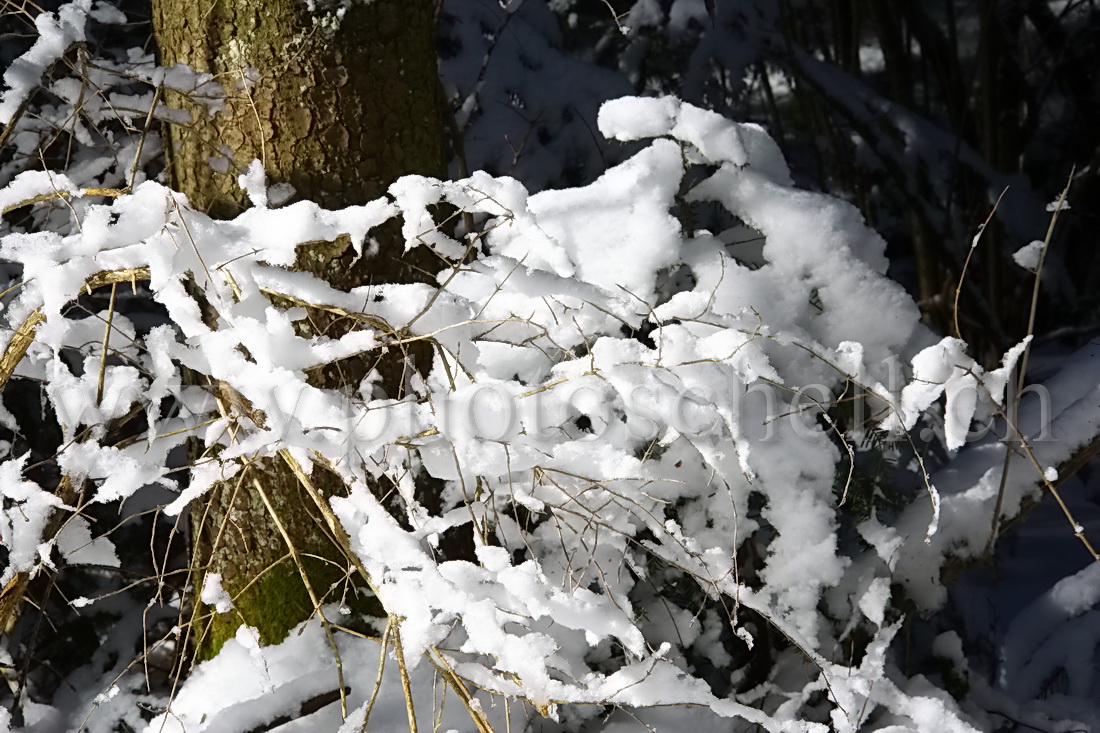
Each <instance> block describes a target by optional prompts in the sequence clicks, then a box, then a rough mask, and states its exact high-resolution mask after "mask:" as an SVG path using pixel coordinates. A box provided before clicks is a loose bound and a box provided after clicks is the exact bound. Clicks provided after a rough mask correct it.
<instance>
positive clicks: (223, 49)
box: [153, 0, 444, 657]
mask: <svg viewBox="0 0 1100 733" xmlns="http://www.w3.org/2000/svg"><path fill="white" fill-rule="evenodd" d="M309 5H315V6H316V7H315V9H314V10H312V11H311V10H310V9H309ZM336 7H338V4H337V3H332V2H328V1H327V0H315V2H314V3H309V4H307V2H306V1H305V0H233V1H232V2H219V1H218V0H210V1H209V2H195V0H153V22H154V26H155V31H156V37H157V42H158V44H159V48H160V55H161V59H162V63H163V64H164V65H165V66H171V65H173V64H177V63H182V64H187V65H189V66H191V67H193V68H194V69H196V70H197V71H201V72H209V73H212V74H214V75H215V76H216V78H217V79H218V80H220V82H221V83H222V85H223V86H224V87H225V90H226V94H227V95H228V96H227V99H226V103H225V106H224V109H222V110H221V111H220V112H218V113H217V114H212V115H211V114H208V113H207V111H206V110H205V109H204V108H202V107H200V106H198V105H196V104H195V103H194V102H193V101H192V100H189V99H186V98H184V97H183V95H180V94H176V93H172V94H170V95H169V97H168V99H169V102H170V103H171V104H172V106H175V107H182V108H184V109H187V110H189V111H191V114H192V118H193V122H192V123H190V124H187V125H171V126H170V127H169V129H168V130H167V133H166V148H167V150H168V155H167V158H168V171H169V175H170V178H171V181H172V183H173V185H174V186H175V187H176V188H177V189H178V190H180V191H182V192H183V193H185V194H187V196H188V197H189V198H190V200H191V203H192V205H193V206H194V207H195V208H198V209H202V210H205V211H208V212H209V213H211V214H212V215H213V216H216V217H219V218H229V217H232V216H235V215H236V214H237V213H239V212H241V211H242V210H243V209H244V208H245V206H246V205H247V204H246V202H247V198H246V196H245V194H244V192H243V191H241V190H240V188H239V186H238V184H237V176H238V175H239V174H240V173H241V172H243V171H244V170H246V169H247V168H248V166H249V164H250V163H251V161H252V160H254V159H259V160H260V161H261V162H262V163H263V165H264V168H265V170H266V171H267V175H268V182H269V183H289V184H290V185H292V186H293V187H294V191H295V194H294V196H295V198H298V199H311V200H313V201H316V202H317V203H319V204H321V205H322V206H325V207H327V208H339V207H343V206H348V205H352V204H361V203H365V202H367V201H370V200H372V199H374V198H377V197H379V196H381V195H383V194H384V193H385V191H386V188H387V187H388V186H389V184H390V183H391V182H392V181H393V180H394V179H396V178H398V177H399V176H401V175H405V174H410V173H418V174H424V175H435V176H438V175H440V173H441V172H442V171H443V169H444V167H443V152H442V151H443V141H442V130H441V125H440V119H441V117H440V100H441V96H440V92H439V88H438V83H439V82H438V76H437V71H436V50H435V32H434V17H433V7H432V3H431V2H430V0H373V2H353V3H351V4H350V5H349V6H348V7H347V8H346V11H344V12H339V13H338V12H337V11H336ZM374 236H376V237H377V238H378V239H379V240H380V243H381V245H382V248H381V250H380V253H379V255H378V256H376V257H374V258H369V259H366V258H364V259H360V260H359V261H353V258H352V256H351V255H352V252H350V251H349V248H348V247H347V246H346V242H342V241H340V240H338V241H337V242H334V243H329V242H317V243H311V244H310V245H309V246H304V247H301V248H300V249H299V253H298V262H297V265H296V267H298V268H299V269H304V270H308V271H310V272H313V273H314V274H316V275H319V276H321V277H324V278H325V279H326V280H328V281H329V282H330V283H331V284H332V285H333V286H335V287H338V288H341V289H348V288H351V287H355V286H358V285H363V284H367V283H369V282H371V281H374V282H415V281H423V280H425V278H426V277H429V275H428V273H431V272H434V271H435V270H438V269H439V267H438V264H439V263H438V260H437V259H436V258H435V256H434V255H432V254H431V253H430V252H427V251H426V250H425V248H418V249H416V250H414V251H413V252H412V253H410V255H411V256H405V255H403V249H404V248H403V243H402V242H401V241H399V238H398V236H399V235H398V232H397V229H396V228H395V227H391V228H388V229H386V228H384V231H382V232H375V233H374ZM307 324H311V325H307ZM301 328H302V332H303V334H308V333H309V332H310V331H311V330H312V331H313V332H316V331H317V330H319V329H324V330H327V332H328V334H329V335H337V334H333V333H332V332H333V331H337V332H339V331H340V330H341V328H342V324H341V323H340V322H338V321H334V320H333V319H332V318H324V317H323V314H318V313H312V314H311V319H310V320H308V321H306V322H303V323H302V324H301ZM343 330H346V327H343ZM422 356H424V357H427V355H422ZM352 361H353V363H345V364H342V365H340V368H329V369H324V370H321V372H320V373H318V374H316V375H314V377H313V379H314V381H315V383H316V385H317V386H319V387H327V388H338V387H340V386H343V385H344V384H357V383H358V379H360V378H361V377H362V376H363V375H364V374H365V373H366V372H367V371H368V370H369V369H370V368H372V367H377V368H379V371H381V372H382V373H383V376H384V379H383V385H384V386H385V387H386V388H387V390H388V391H389V393H390V395H391V396H399V395H397V394H396V391H397V389H398V384H399V381H400V374H401V371H402V370H403V368H404V363H403V362H400V361H397V360H396V359H395V358H390V359H389V360H388V363H383V364H377V365H376V364H365V363H362V360H352ZM421 363H423V361H421ZM429 363H430V361H429ZM319 470H320V469H318V471H319ZM315 478H317V477H316V476H315ZM257 481H258V484H259V487H261V488H262V489H263V492H262V494H261V491H260V490H259V489H258V488H257V484H256V482H257ZM317 483H318V487H319V488H320V489H321V490H322V491H323V492H327V493H329V494H331V493H332V492H335V491H338V490H340V488H341V487H340V485H339V482H338V481H337V480H336V479H335V477H332V476H329V477H328V478H327V479H325V478H319V479H318V480H317ZM264 496H266V497H267V499H268V500H269V501H270V502H271V504H272V505H273V506H274V508H275V511H276V513H277V514H278V515H279V516H280V519H281V520H282V524H283V527H284V528H285V529H286V531H287V532H288V534H289V536H290V537H291V541H292V542H293V544H294V545H295V549H296V550H297V552H298V553H299V554H300V555H311V556H316V557H317V558H319V559H306V560H305V561H304V566H305V568H306V570H307V572H308V574H309V576H310V578H311V585H312V587H313V589H314V590H315V591H316V592H317V594H318V595H322V596H326V599H327V600H337V599H339V593H340V589H339V584H340V581H341V580H342V579H345V577H346V576H345V573H344V572H343V571H342V570H341V569H340V554H339V553H338V552H337V551H336V549H335V547H334V546H333V544H332V542H331V541H330V540H329V539H328V538H327V536H326V532H325V530H324V529H323V523H322V522H321V521H320V518H319V517H318V516H317V511H316V508H315V506H313V504H312V502H311V501H310V500H309V498H308V497H307V496H306V495H305V492H304V491H303V490H302V488H301V487H300V486H299V483H298V481H297V480H296V479H295V477H294V476H293V475H292V474H291V473H290V472H289V471H288V469H287V467H286V466H285V465H283V464H282V463H281V462H279V461H273V460H263V461H258V462H256V463H254V464H253V465H252V466H250V467H249V468H248V469H246V470H245V471H244V472H243V479H242V480H235V481H232V482H229V483H227V484H225V485H222V486H218V487H215V488H214V489H213V490H212V491H211V492H210V493H209V494H208V495H207V497H206V499H205V500H204V501H201V502H196V503H195V504H194V505H193V507H192V513H191V520H192V540H193V545H194V547H193V563H192V566H193V568H194V570H195V581H196V582H195V585H196V587H198V586H200V585H201V580H202V578H203V576H204V574H205V573H206V572H216V573H219V574H220V575H221V576H222V583H223V586H224V587H225V589H226V590H227V591H228V592H229V593H230V595H231V596H233V597H234V599H235V608H236V611H237V613H227V614H206V617H207V618H208V620H206V621H204V622H203V623H201V624H198V625H197V627H196V628H194V629H193V632H194V634H195V638H196V639H197V640H198V641H197V649H198V653H199V655H200V656H201V657H209V656H212V655H213V654H216V653H217V651H218V650H219V649H220V648H221V645H222V644H223V643H224V641H225V640H226V639H228V638H231V637H232V636H233V634H234V632H235V630H236V628H237V626H239V625H240V623H241V622H242V621H244V622H246V623H248V624H249V625H251V626H254V627H256V628H258V630H259V632H260V636H261V640H262V641H263V642H264V643H275V642H278V641H280V640H282V639H283V638H284V637H285V636H286V634H287V633H288V632H289V631H290V630H291V629H292V628H294V626H295V625H297V624H298V623H299V622H301V621H303V620H305V619H307V618H309V616H310V615H311V614H312V613H313V603H312V602H311V600H310V598H309V596H308V594H307V592H306V588H305V586H304V585H303V582H302V580H301V577H300V573H299V568H298V567H297V566H296V565H295V563H293V562H292V561H291V560H290V559H289V557H288V549H289V548H288V547H287V545H286V543H285V541H284V539H283V536H282V534H281V531H280V529H279V527H278V525H277V524H276V523H275V522H274V521H273V519H272V517H271V512H270V511H269V510H268V508H267V506H266V504H265V501H264ZM325 559H327V560H330V561H333V562H326V560H325ZM334 563H335V564H334ZM332 590H335V592H336V594H337V595H336V596H335V597H333V596H332V595H328V594H329V593H330V591H332ZM196 592H198V591H197V590H196ZM195 603H196V608H201V606H200V604H199V601H198V599H197V598H196V599H195ZM198 617H199V614H196V618H198Z"/></svg>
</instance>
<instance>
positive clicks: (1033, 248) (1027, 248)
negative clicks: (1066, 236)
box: [1012, 240, 1044, 272]
mask: <svg viewBox="0 0 1100 733" xmlns="http://www.w3.org/2000/svg"><path fill="white" fill-rule="evenodd" d="M1043 246H1044V245H1043V242H1042V241H1040V240H1035V241H1033V242H1030V243H1028V244H1025V245H1024V246H1023V247H1021V248H1020V249H1018V250H1016V251H1015V252H1013V253H1012V261H1013V262H1015V263H1016V264H1017V265H1019V266H1020V267H1022V268H1024V269H1025V270H1031V271H1032V272H1035V271H1036V270H1038V269H1039V263H1040V262H1041V261H1042V258H1043Z"/></svg>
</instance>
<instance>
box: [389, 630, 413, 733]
mask: <svg viewBox="0 0 1100 733" xmlns="http://www.w3.org/2000/svg"><path fill="white" fill-rule="evenodd" d="M390 624H391V625H392V626H393V652H394V656H396V657H397V668H398V669H399V670H400V672H401V691H402V692H404V693H405V709H406V710H407V711H408V713H409V733H417V729H416V709H415V708H414V707H413V697H412V685H411V684H410V683H409V670H408V668H407V667H406V666H405V651H404V650H403V649H402V648H401V619H399V618H397V617H396V616H394V615H393V614H390Z"/></svg>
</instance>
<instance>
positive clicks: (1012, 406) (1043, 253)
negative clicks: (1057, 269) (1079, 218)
mask: <svg viewBox="0 0 1100 733" xmlns="http://www.w3.org/2000/svg"><path fill="white" fill-rule="evenodd" d="M1076 170H1077V168H1076V166H1074V167H1073V168H1071V169H1070V172H1069V178H1068V179H1067V180H1066V187H1065V188H1063V189H1062V193H1061V195H1059V196H1058V201H1057V203H1056V204H1055V205H1054V213H1053V214H1051V216H1050V224H1049V225H1048V226H1047V234H1046V237H1044V238H1043V248H1042V249H1041V250H1040V251H1039V264H1038V265H1037V266H1036V268H1035V285H1034V287H1033V288H1032V290H1031V313H1030V314H1029V315H1028V319H1027V343H1026V344H1025V345H1024V353H1023V355H1022V356H1021V357H1020V371H1019V376H1018V377H1017V378H1016V385H1015V389H1013V390H1012V394H1010V395H1006V398H1007V399H1008V400H1009V402H1008V404H1007V405H1006V407H1007V408H1008V409H1007V413H1006V415H1005V420H1006V421H1007V422H1008V424H1009V426H1010V430H1011V432H1012V435H1014V436H1015V437H1009V438H1008V439H1006V440H1005V459H1004V463H1002V464H1001V482H1000V484H999V485H998V487H997V500H996V502H994V504H993V518H992V520H991V521H990V527H989V539H988V540H987V541H986V543H985V553H984V556H985V558H986V560H989V559H990V558H991V557H992V556H993V546H994V545H995V544H996V543H997V531H998V528H999V525H1000V522H1001V506H1002V504H1003V503H1004V497H1005V487H1006V486H1007V485H1008V469H1009V466H1010V465H1011V462H1012V449H1013V443H1014V442H1015V441H1016V440H1019V441H1020V443H1021V444H1022V447H1024V449H1025V450H1026V451H1027V453H1028V455H1029V456H1031V459H1032V461H1034V460H1035V457H1034V455H1033V454H1032V453H1031V448H1030V446H1028V445H1027V441H1026V440H1024V436H1023V433H1021V432H1020V431H1019V430H1018V429H1017V428H1016V419H1017V415H1018V413H1019V411H1020V398H1021V397H1022V396H1023V392H1024V379H1025V377H1026V376H1027V361H1028V357H1029V356H1030V355H1031V339H1032V337H1033V336H1034V334H1035V312H1036V310H1037V309H1038V306H1039V286H1040V284H1041V282H1042V276H1043V263H1044V262H1045V261H1046V257H1047V248H1048V247H1050V240H1051V238H1052V237H1053V236H1054V225H1055V223H1057V221H1058V214H1060V213H1061V211H1062V207H1063V205H1064V204H1065V203H1066V196H1067V195H1068V194H1069V187H1070V186H1071V185H1073V174H1074V172H1075V171H1076ZM1036 465H1038V463H1037V462H1036ZM1039 473H1043V469H1041V468H1040V469H1039ZM1043 480H1044V481H1045V482H1046V484H1047V486H1049V487H1050V489H1051V493H1053V494H1054V498H1055V499H1057V500H1058V504H1059V505H1061V507H1062V511H1064V512H1066V516H1067V517H1070V521H1071V522H1072V523H1073V526H1074V528H1075V529H1076V528H1077V527H1079V526H1080V525H1078V524H1077V523H1076V522H1075V521H1073V519H1072V517H1071V515H1070V513H1069V510H1068V509H1067V508H1066V506H1065V503H1064V502H1063V501H1062V497H1061V496H1060V495H1059V494H1058V491H1057V489H1055V488H1054V486H1053V485H1051V483H1050V482H1049V481H1047V480H1046V477H1045V476H1044V477H1043ZM1079 537H1080V538H1081V541H1082V542H1084V543H1085V546H1086V547H1087V548H1088V549H1089V551H1090V552H1091V554H1092V556H1093V557H1094V558H1095V557H1096V551H1095V550H1093V549H1092V546H1091V545H1090V544H1089V543H1088V540H1086V539H1085V538H1084V535H1079Z"/></svg>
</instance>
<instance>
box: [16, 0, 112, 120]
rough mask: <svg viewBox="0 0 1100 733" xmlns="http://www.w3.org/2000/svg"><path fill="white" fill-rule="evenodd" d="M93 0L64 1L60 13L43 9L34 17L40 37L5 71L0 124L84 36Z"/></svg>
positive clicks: (58, 10) (17, 108)
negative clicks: (85, 24) (86, 17)
mask: <svg viewBox="0 0 1100 733" xmlns="http://www.w3.org/2000/svg"><path fill="white" fill-rule="evenodd" d="M91 4H92V0H74V2H69V3H65V4H63V5H62V6H61V7H59V8H58V9H57V13H56V14H54V13H40V14H39V15H38V16H37V17H36V18H35V21H34V25H35V30H36V31H37V32H38V38H37V39H35V42H34V44H33V45H32V46H31V48H30V50H28V51H27V52H26V53H24V54H23V55H22V56H20V57H19V58H17V59H15V60H14V61H13V62H12V63H11V65H10V66H8V68H7V70H6V71H4V85H5V86H6V87H7V89H5V90H4V91H3V93H0V125H4V126H5V127H6V126H7V125H8V124H9V123H11V121H12V119H13V118H14V117H15V115H16V113H17V111H18V110H19V106H20V105H21V104H23V102H24V101H25V100H26V99H27V98H28V97H29V96H30V95H31V94H32V93H33V92H34V89H35V87H37V86H38V84H39V82H40V81H41V79H42V75H43V74H45V73H46V71H47V69H49V67H51V66H52V65H53V64H54V62H56V61H57V60H58V59H60V58H61V57H62V56H63V55H64V54H65V52H66V51H67V50H68V49H69V46H71V45H72V44H74V43H78V42H80V41H83V40H84V21H85V16H86V15H87V13H88V11H89V10H90V8H91Z"/></svg>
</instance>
